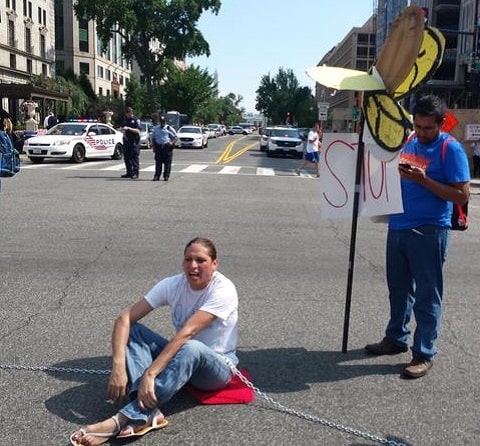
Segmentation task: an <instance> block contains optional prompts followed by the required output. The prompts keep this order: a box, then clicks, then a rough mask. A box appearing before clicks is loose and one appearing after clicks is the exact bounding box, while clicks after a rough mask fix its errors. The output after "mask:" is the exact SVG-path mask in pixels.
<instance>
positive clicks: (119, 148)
mask: <svg viewBox="0 0 480 446" xmlns="http://www.w3.org/2000/svg"><path fill="white" fill-rule="evenodd" d="M122 153H123V147H122V145H121V144H120V143H118V144H117V145H116V146H115V150H114V151H113V155H112V160H121V159H122Z"/></svg>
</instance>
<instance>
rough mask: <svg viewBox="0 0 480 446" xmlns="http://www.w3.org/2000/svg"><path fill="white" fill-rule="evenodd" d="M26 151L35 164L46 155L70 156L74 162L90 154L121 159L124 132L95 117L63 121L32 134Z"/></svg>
mask: <svg viewBox="0 0 480 446" xmlns="http://www.w3.org/2000/svg"><path fill="white" fill-rule="evenodd" d="M23 151H24V152H25V153H26V154H27V156H28V158H29V159H30V160H31V161H32V162H33V163H35V164H39V163H42V162H43V160H44V159H45V158H60V159H70V160H71V161H73V162H74V163H81V162H83V161H85V159H86V158H111V159H114V160H119V159H121V158H122V152H123V134H122V132H119V131H118V130H115V129H114V128H113V127H111V126H110V125H107V124H102V123H99V122H96V121H93V120H80V121H69V122H62V123H60V124H57V125H56V126H54V127H52V128H51V129H50V130H48V131H47V132H46V133H45V134H43V135H38V134H37V136H34V137H32V138H28V139H27V140H26V141H25V143H24V145H23Z"/></svg>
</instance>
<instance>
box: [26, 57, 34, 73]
mask: <svg viewBox="0 0 480 446" xmlns="http://www.w3.org/2000/svg"><path fill="white" fill-rule="evenodd" d="M27 73H29V74H32V73H33V63H32V59H27Z"/></svg>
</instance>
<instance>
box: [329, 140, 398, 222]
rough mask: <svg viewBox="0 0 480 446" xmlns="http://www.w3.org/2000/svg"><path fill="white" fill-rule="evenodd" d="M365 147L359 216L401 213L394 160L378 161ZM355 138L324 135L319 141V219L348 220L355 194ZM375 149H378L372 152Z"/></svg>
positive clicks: (356, 142)
mask: <svg viewBox="0 0 480 446" xmlns="http://www.w3.org/2000/svg"><path fill="white" fill-rule="evenodd" d="M371 145H372V143H368V144H365V151H364V157H363V168H362V174H361V180H360V201H359V216H362V217H373V216H376V215H386V214H394V213H399V212H403V206H402V198H401V189H400V175H399V173H398V162H397V159H396V157H395V158H394V159H393V160H392V161H390V162H386V161H379V160H377V159H376V158H375V156H374V155H373V152H372V147H371ZM357 148H358V135H357V134H356V133H325V134H324V135H323V142H322V161H321V175H320V189H321V190H320V211H321V217H322V218H351V217H352V212H353V199H354V193H355V167H356V163H357ZM375 150H378V147H377V148H376V149H375Z"/></svg>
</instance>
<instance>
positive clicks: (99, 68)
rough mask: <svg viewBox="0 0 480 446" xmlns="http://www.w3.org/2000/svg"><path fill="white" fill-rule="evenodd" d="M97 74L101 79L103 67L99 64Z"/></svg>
mask: <svg viewBox="0 0 480 446" xmlns="http://www.w3.org/2000/svg"><path fill="white" fill-rule="evenodd" d="M97 76H98V77H100V78H102V79H103V67H102V66H100V65H99V66H98V67H97Z"/></svg>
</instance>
